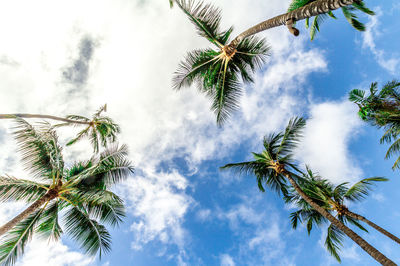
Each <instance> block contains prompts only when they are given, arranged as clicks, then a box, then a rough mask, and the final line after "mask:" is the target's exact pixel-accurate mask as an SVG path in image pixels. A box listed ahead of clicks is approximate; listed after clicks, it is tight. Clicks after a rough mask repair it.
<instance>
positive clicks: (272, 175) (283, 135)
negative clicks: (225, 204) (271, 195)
mask: <svg viewBox="0 0 400 266" xmlns="http://www.w3.org/2000/svg"><path fill="white" fill-rule="evenodd" d="M304 126H305V120H304V119H303V118H294V119H291V120H290V121H289V123H288V125H287V127H286V129H285V130H284V131H283V132H279V133H272V134H269V135H268V136H266V137H264V141H263V146H264V150H263V151H262V152H261V153H253V157H254V160H253V161H248V162H241V163H232V164H227V165H225V166H223V167H221V169H222V170H226V169H231V170H233V171H236V172H238V173H244V174H254V175H255V176H256V178H257V183H258V187H259V189H260V190H261V191H263V192H264V191H265V189H264V186H263V184H266V185H267V186H268V187H270V188H271V189H273V190H275V191H277V192H278V193H280V192H282V194H283V195H287V193H288V188H287V184H286V182H287V181H286V179H287V178H286V177H285V173H287V172H290V173H291V174H292V175H293V176H294V177H297V174H295V172H297V171H298V170H297V167H296V165H295V163H294V159H293V151H294V149H295V148H296V146H297V144H298V141H299V138H300V137H301V131H302V129H303V128H304Z"/></svg>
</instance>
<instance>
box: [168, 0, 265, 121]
mask: <svg viewBox="0 0 400 266" xmlns="http://www.w3.org/2000/svg"><path fill="white" fill-rule="evenodd" d="M175 2H176V4H177V6H178V7H179V8H181V9H182V10H183V11H184V13H185V14H186V15H187V16H188V17H189V19H190V20H191V21H192V23H193V24H194V25H195V27H196V29H197V33H198V34H199V35H200V36H202V37H204V38H207V40H208V41H209V42H211V43H212V44H213V46H214V47H215V48H207V49H199V50H194V51H192V52H189V53H188V54H187V55H186V58H185V59H184V60H183V61H182V62H181V63H180V65H179V68H178V70H177V71H176V72H175V73H174V78H173V87H174V89H177V90H179V89H181V88H182V87H186V86H190V85H192V84H193V83H196V84H197V87H198V89H199V90H200V91H201V92H203V93H205V94H206V95H207V96H208V97H210V98H211V99H212V106H211V109H212V110H213V111H214V113H215V114H216V117H217V123H218V124H219V125H221V124H222V123H223V122H224V121H225V120H226V119H227V118H228V116H229V115H230V113H232V112H233V111H234V110H236V109H237V107H238V98H239V96H240V95H241V91H242V86H241V83H240V80H239V79H240V78H241V79H242V80H243V81H244V82H252V81H253V78H252V74H253V72H254V71H255V70H256V69H257V68H258V67H260V66H261V64H262V63H263V62H264V60H265V58H266V56H267V55H268V51H269V47H268V46H267V45H266V43H265V40H264V39H257V38H255V37H253V38H248V39H246V40H244V41H241V42H240V43H239V44H238V46H237V47H236V48H235V49H234V50H229V49H227V43H228V41H229V37H230V35H231V33H232V31H233V28H232V27H231V28H229V29H227V30H225V31H223V30H221V29H220V22H221V11H220V10H219V9H218V8H216V7H214V6H212V5H210V4H203V3H202V2H200V3H198V4H196V3H195V2H194V1H184V0H182V1H175Z"/></svg>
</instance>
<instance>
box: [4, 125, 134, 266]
mask: <svg viewBox="0 0 400 266" xmlns="http://www.w3.org/2000/svg"><path fill="white" fill-rule="evenodd" d="M16 121H17V127H16V129H17V130H16V131H15V132H14V136H15V139H16V141H17V143H18V148H19V152H20V153H21V155H22V162H23V164H24V166H25V169H26V170H27V171H29V172H30V173H31V174H32V177H33V180H23V179H17V178H15V177H12V176H8V175H4V176H1V177H0V201H3V202H7V201H24V202H26V203H28V204H30V206H29V207H28V208H26V209H25V210H24V211H22V212H21V213H20V214H19V215H17V216H16V217H15V218H13V219H12V220H10V221H9V222H8V223H6V224H5V225H3V226H1V227H0V236H2V241H1V242H2V244H1V245H0V262H1V263H4V264H6V265H9V264H14V263H15V261H16V259H17V258H18V257H19V256H21V255H22V254H23V252H24V247H25V245H26V244H27V242H28V241H29V240H30V239H31V238H32V235H33V234H39V235H41V236H43V237H45V238H48V239H53V240H57V239H59V238H60V236H61V234H62V233H63V231H64V230H65V232H66V233H67V234H68V235H69V236H71V237H72V238H73V239H74V240H75V241H76V242H77V243H78V244H79V245H80V248H82V249H83V250H84V251H85V252H86V253H87V254H90V255H95V254H96V253H97V252H99V255H100V256H101V254H102V253H103V252H107V251H109V250H110V248H111V236H110V233H109V232H108V231H107V229H106V227H105V226H104V225H103V224H109V225H111V226H117V225H119V224H120V222H121V221H122V218H123V217H124V216H125V210H124V205H123V201H122V200H121V199H120V198H119V197H118V196H117V195H116V194H114V193H113V192H112V191H110V188H111V187H112V186H113V185H114V184H116V183H118V182H120V181H122V180H124V179H125V178H127V176H128V175H129V174H131V173H132V172H133V167H132V166H131V163H130V162H129V161H128V160H127V158H126V157H127V148H126V146H125V145H123V146H121V147H118V146H114V147H110V148H109V149H106V150H105V151H104V152H102V153H101V154H99V155H98V156H96V157H92V158H90V159H89V160H87V161H82V162H75V163H74V164H72V165H71V166H70V167H66V166H65V163H64V160H63V157H62V148H61V147H60V145H59V144H58V140H57V135H56V132H55V131H54V129H53V127H51V126H50V124H48V123H43V124H41V125H40V126H39V127H33V126H32V125H30V124H29V123H27V122H26V121H25V120H23V119H21V118H17V119H16ZM60 212H61V213H62V216H63V221H64V224H65V228H64V229H62V228H61V226H60V224H59V220H60V215H61V214H60Z"/></svg>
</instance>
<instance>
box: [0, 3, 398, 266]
mask: <svg viewBox="0 0 400 266" xmlns="http://www.w3.org/2000/svg"><path fill="white" fill-rule="evenodd" d="M164 2H165V3H164ZM209 2H212V3H213V4H215V5H216V6H218V7H221V8H222V11H223V22H222V24H223V25H224V26H226V27H228V26H231V25H234V26H235V32H234V34H235V33H236V34H238V33H240V32H241V31H242V30H245V29H246V28H248V27H250V26H252V25H254V24H256V23H258V22H260V21H262V20H264V19H267V18H270V17H273V16H275V15H278V14H281V13H283V12H284V11H285V9H286V8H287V6H288V3H289V1H286V0H285V1H281V0H270V1H265V0H253V1H251V4H249V3H250V1H245V0H237V1H234V2H232V1H228V0H210V1H209ZM365 2H366V4H367V5H368V6H369V7H370V8H372V9H373V10H375V11H376V13H377V15H376V16H374V17H372V18H368V17H365V16H361V20H362V21H364V22H366V23H367V26H368V29H367V31H366V32H365V33H359V32H356V31H355V30H354V29H352V28H351V27H350V26H349V24H348V23H347V22H346V21H345V19H344V18H343V16H342V14H341V13H340V12H336V13H337V15H338V17H339V19H338V20H337V21H334V20H332V19H329V20H327V21H325V22H324V23H323V25H322V26H321V32H320V33H318V35H317V37H316V40H314V41H313V42H311V41H310V40H309V38H308V32H307V31H306V30H305V29H304V26H303V23H302V22H299V24H298V26H299V29H300V31H301V34H300V37H297V38H295V37H293V36H291V35H289V33H288V32H287V30H286V28H284V27H280V28H276V29H272V30H269V31H267V32H263V33H261V34H259V35H260V36H263V37H266V38H267V40H268V42H269V44H270V45H271V47H272V50H271V52H272V54H271V57H270V58H269V60H268V62H267V64H266V65H265V67H264V68H263V69H262V70H260V71H259V72H257V74H256V80H255V83H254V84H252V85H249V86H246V88H245V92H244V95H243V97H242V99H241V107H242V108H241V110H240V111H238V112H237V113H235V114H234V116H233V117H232V118H231V119H230V121H229V122H228V123H227V124H226V125H225V126H224V127H223V128H218V127H217V126H216V125H215V120H214V117H213V114H212V113H211V112H210V111H209V106H210V103H209V102H208V100H207V99H206V98H205V97H204V96H203V95H201V94H199V93H198V92H197V91H196V90H195V88H189V89H186V90H183V91H181V92H179V93H178V92H175V91H172V89H171V78H172V73H173V72H174V70H175V69H176V67H177V65H178V63H179V61H180V60H181V59H182V58H183V55H184V54H185V53H186V52H187V51H189V50H192V49H196V48H201V47H206V45H207V43H206V42H205V41H204V40H202V39H201V38H199V37H198V36H197V35H196V33H195V30H194V28H193V26H192V25H191V24H190V23H189V22H188V21H187V19H186V17H185V16H184V15H183V14H182V12H181V11H180V10H179V9H178V8H176V7H175V8H174V9H172V10H171V9H169V6H168V3H167V1H166V0H163V1H160V0H148V1H138V0H135V1H132V0H130V1H127V0H114V1H109V0H101V1H92V0H87V1H84V2H82V1H77V0H70V1H58V2H57V3H55V2H54V1H48V0H38V1H24V0H18V1H13V2H8V3H5V2H4V3H1V4H0V5H1V8H0V10H1V11H0V12H1V15H0V32H2V36H3V38H2V42H1V43H0V80H1V82H0V106H1V110H2V111H1V112H3V113H13V112H28V113H43V114H52V115H60V116H64V115H67V114H82V115H88V116H89V115H90V114H91V113H92V112H93V111H94V110H96V109H97V108H98V107H99V106H101V105H102V104H104V103H107V104H108V113H107V114H108V115H109V116H111V117H113V118H114V119H115V120H116V121H117V122H118V123H119V124H120V125H121V128H122V134H121V136H120V142H123V143H126V144H128V146H129V148H130V158H131V160H132V161H133V163H134V165H135V168H136V174H135V175H134V176H132V177H130V178H129V179H128V180H127V181H126V182H125V183H124V184H121V185H120V186H118V187H117V188H116V189H115V190H116V191H117V192H118V193H119V194H121V195H122V197H123V198H124V199H125V201H126V204H127V213H128V216H127V218H126V220H125V223H124V224H123V225H122V226H121V228H119V229H117V230H115V229H112V230H111V232H112V236H113V247H112V252H111V253H109V254H107V255H105V256H104V257H103V258H102V259H101V261H100V260H98V258H90V257H87V256H85V255H84V254H82V253H81V252H80V250H79V249H78V248H77V247H76V246H75V244H74V242H72V241H71V240H70V239H68V238H67V237H65V238H63V239H62V241H60V242H58V243H50V244H48V243H47V242H43V241H41V240H40V239H33V241H32V244H31V245H29V246H28V248H27V250H26V252H25V256H24V257H22V258H21V259H20V260H19V261H18V263H17V265H19V266H20V265H44V264H47V265H51V266H53V265H54V266H58V265H63V266H64V265H110V266H114V265H138V266H142V265H143V266H145V265H146V266H147V265H221V266H228V265H229V266H232V265H337V262H336V261H335V260H333V258H332V257H330V255H329V254H328V253H327V251H326V250H325V248H324V247H323V238H324V232H325V230H324V229H325V228H322V229H317V230H314V231H313V232H312V234H311V236H307V232H306V230H305V228H304V227H300V228H298V229H297V230H296V231H294V230H292V229H291V226H290V220H289V218H288V216H289V213H290V212H291V211H293V209H291V208H290V206H285V205H284V204H283V201H282V200H281V199H280V198H279V196H278V195H276V194H275V193H274V192H271V191H268V190H267V192H266V193H260V192H259V191H258V188H257V184H256V182H255V178H254V177H253V176H240V177H239V176H235V175H234V174H232V173H229V172H219V171H218V168H219V167H220V166H222V165H224V164H226V163H230V162H239V161H244V160H248V159H250V158H251V157H250V154H251V152H252V151H254V152H258V151H260V150H261V148H262V145H261V143H262V137H263V136H264V135H266V134H268V133H270V132H274V131H279V130H281V129H282V128H284V126H285V125H286V124H287V122H288V120H289V119H290V118H291V117H293V116H304V117H306V118H308V123H307V127H306V129H305V136H304V140H303V142H302V143H303V144H302V145H301V147H300V148H299V149H298V151H297V152H296V155H297V159H298V161H299V163H300V164H302V165H304V164H305V163H307V164H308V165H310V166H311V167H312V168H313V169H314V170H315V171H318V172H319V173H320V174H321V175H322V176H324V177H326V178H328V179H330V180H331V181H332V182H334V183H340V182H344V181H349V182H357V181H358V180H359V179H360V178H362V177H371V176H385V177H388V178H390V181H389V182H386V183H385V184H380V185H379V186H378V187H376V189H375V190H374V192H373V193H372V194H371V196H370V197H369V198H368V199H367V200H365V201H363V202H362V203H360V204H354V205H350V207H351V208H352V209H353V210H354V211H356V212H359V213H360V214H362V215H364V216H366V217H368V218H370V219H371V220H372V221H374V222H376V223H377V224H378V225H381V226H382V227H384V228H385V229H387V230H388V231H390V232H392V233H393V234H395V235H398V236H399V235H400V228H399V227H398V220H399V219H400V210H399V208H398V207H397V204H396V202H398V201H399V200H400V196H399V194H398V193H397V191H398V189H397V188H399V187H400V180H399V177H398V175H399V172H398V171H397V172H393V171H392V170H391V163H392V161H390V160H389V161H387V160H384V159H383V158H384V154H385V152H386V149H387V146H385V145H380V144H379V138H380V136H381V134H382V131H380V130H378V129H375V128H372V127H370V126H367V125H365V124H363V123H362V122H361V121H360V120H359V119H358V117H357V108H356V107H355V106H354V105H352V104H351V103H349V102H348V101H347V94H348V92H349V91H350V90H351V89H354V88H360V89H367V88H368V86H369V84H370V83H371V82H373V81H378V82H380V84H383V83H384V82H386V81H390V80H392V79H394V78H399V77H398V74H399V70H400V60H399V51H398V43H399V41H400V34H399V33H400V23H399V21H398V19H397V17H398V14H399V12H400V5H399V4H398V2H397V1H394V0H386V1H372V0H368V1H365ZM396 48H397V49H396ZM11 126H12V124H10V123H9V122H4V121H2V122H1V123H0V144H1V147H2V152H1V153H0V174H9V175H13V176H16V177H21V178H28V176H27V173H26V172H24V171H23V169H21V167H20V166H19V161H18V158H19V157H18V154H17V153H16V147H15V143H14V141H13V140H12V138H11V135H10V133H11V132H12V130H11ZM76 130H77V129H76ZM74 133H76V131H74V130H73V129H72V130H63V131H61V132H60V134H61V139H62V141H64V142H65V140H66V139H67V138H68V136H70V135H71V134H74ZM87 147H88V144H87V143H83V144H82V145H76V146H73V147H71V149H65V153H66V158H67V160H69V161H70V162H73V161H74V160H79V159H84V158H87V157H88V156H90V150H89V149H88V148H87ZM23 208H24V205H23V204H14V203H2V204H1V207H0V222H1V223H4V222H5V221H7V219H10V218H11V217H13V216H14V215H16V214H17V213H18V212H19V211H21V210H22V209H23ZM357 232H358V233H360V234H361V235H362V236H363V237H365V239H366V240H367V241H368V242H370V243H371V244H374V245H375V246H376V247H377V248H378V249H379V250H380V251H382V252H383V253H384V254H386V255H387V256H388V257H390V258H391V259H392V260H394V261H396V262H400V255H399V254H400V252H399V247H398V245H397V246H396V245H395V244H393V243H391V241H390V240H388V239H386V238H385V237H382V236H380V235H378V234H377V233H375V232H374V231H372V230H370V234H365V233H362V232H359V231H357ZM341 256H342V260H343V262H342V265H376V263H375V262H374V261H373V260H372V259H371V258H370V257H369V256H368V255H367V254H366V253H364V252H363V250H361V249H360V248H359V247H357V246H356V245H355V244H354V243H353V242H352V241H351V240H346V241H345V245H344V248H343V249H342V253H341Z"/></svg>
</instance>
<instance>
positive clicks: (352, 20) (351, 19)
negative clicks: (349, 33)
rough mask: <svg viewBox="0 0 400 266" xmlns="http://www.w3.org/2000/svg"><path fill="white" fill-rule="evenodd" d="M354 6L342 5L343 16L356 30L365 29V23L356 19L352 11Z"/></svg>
mask: <svg viewBox="0 0 400 266" xmlns="http://www.w3.org/2000/svg"><path fill="white" fill-rule="evenodd" d="M353 11H354V8H351V7H346V6H344V7H342V12H343V15H344V17H345V18H346V19H347V21H348V22H349V23H350V25H351V26H352V27H353V28H355V29H356V30H358V31H365V25H364V24H363V23H361V22H360V21H359V20H358V17H357V15H356V14H355V13H354V12H353Z"/></svg>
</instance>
